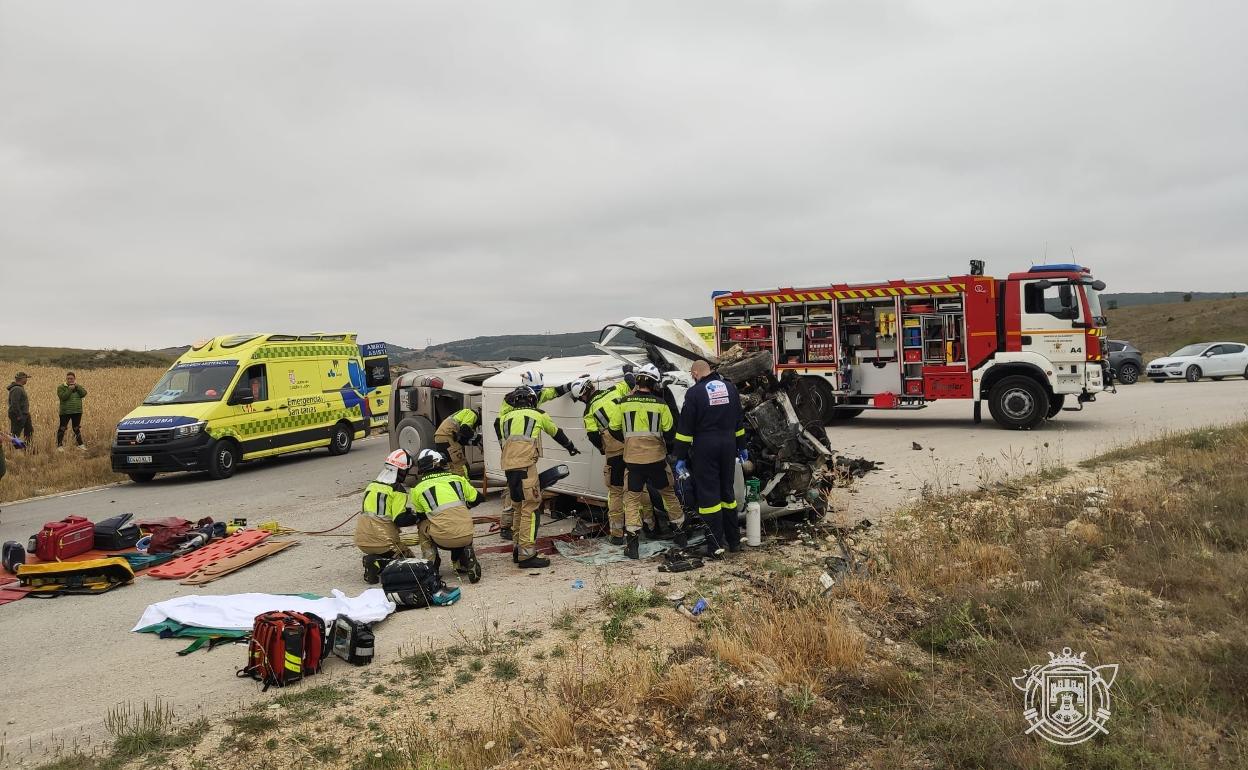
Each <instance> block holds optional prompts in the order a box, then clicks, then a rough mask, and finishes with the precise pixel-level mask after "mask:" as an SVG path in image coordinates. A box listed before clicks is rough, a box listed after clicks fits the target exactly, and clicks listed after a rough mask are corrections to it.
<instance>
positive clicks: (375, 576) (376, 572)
mask: <svg viewBox="0 0 1248 770" xmlns="http://www.w3.org/2000/svg"><path fill="white" fill-rule="evenodd" d="M364 582H365V583H368V584H369V585H370V586H374V585H377V584H378V583H379V582H381V567H380V566H378V564H377V557H376V556H374V555H373V554H371V553H366V554H364Z"/></svg>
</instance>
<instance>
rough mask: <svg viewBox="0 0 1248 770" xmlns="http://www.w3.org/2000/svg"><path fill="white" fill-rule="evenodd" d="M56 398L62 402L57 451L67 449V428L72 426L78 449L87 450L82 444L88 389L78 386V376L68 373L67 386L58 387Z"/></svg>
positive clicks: (57, 434)
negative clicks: (84, 400) (83, 407)
mask: <svg viewBox="0 0 1248 770" xmlns="http://www.w3.org/2000/svg"><path fill="white" fill-rule="evenodd" d="M56 397H57V398H58V399H60V402H61V424H60V425H59V426H58V427H57V429H56V449H57V451H61V450H63V449H64V448H65V447H64V443H65V428H66V427H67V426H70V425H72V426H73V428H74V441H76V442H77V444H78V448H79V449H83V450H85V449H86V448H87V447H86V445H85V444H83V443H82V400H83V399H84V398H86V397H87V389H86V388H84V387H82V386H81V385H79V384H78V377H77V375H75V374H74V373H73V372H66V373H65V384H64V385H58V386H57V388H56Z"/></svg>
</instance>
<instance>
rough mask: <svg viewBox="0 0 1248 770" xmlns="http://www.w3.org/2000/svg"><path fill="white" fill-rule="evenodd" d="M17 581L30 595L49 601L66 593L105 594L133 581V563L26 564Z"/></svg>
mask: <svg viewBox="0 0 1248 770" xmlns="http://www.w3.org/2000/svg"><path fill="white" fill-rule="evenodd" d="M17 579H18V581H19V582H21V584H22V585H24V586H28V587H29V588H30V591H29V592H28V593H27V595H28V596H33V597H37V598H40V599H48V598H52V597H55V596H60V595H62V594H102V593H104V592H105V591H111V590H112V589H114V588H116V587H117V586H121V585H126V584H127V583H130V582H133V580H134V570H133V569H131V568H130V562H128V561H126V560H125V559H121V558H116V557H113V558H108V559H88V560H86V561H67V562H48V563H45V564H22V565H20V566H19V567H18V568H17Z"/></svg>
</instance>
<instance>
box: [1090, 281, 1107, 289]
mask: <svg viewBox="0 0 1248 770" xmlns="http://www.w3.org/2000/svg"><path fill="white" fill-rule="evenodd" d="M1092 288H1093V289H1096V290H1097V291H1105V282H1104V281H1093V282H1092Z"/></svg>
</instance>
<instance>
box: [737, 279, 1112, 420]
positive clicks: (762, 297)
mask: <svg viewBox="0 0 1248 770" xmlns="http://www.w3.org/2000/svg"><path fill="white" fill-rule="evenodd" d="M1104 288H1105V284H1104V282H1102V281H1098V280H1094V279H1093V278H1092V274H1091V271H1090V270H1088V269H1087V268H1085V267H1082V266H1080V265H1072V264H1062V265H1041V266H1037V267H1033V268H1031V269H1030V270H1028V271H1027V272H1023V273H1011V274H1010V275H1009V276H1008V277H1007V278H1004V279H1002V278H993V277H990V276H986V275H983V263H982V262H979V261H978V260H977V261H974V262H972V263H971V273H970V274H969V275H960V276H949V277H945V278H923V279H917V280H903V281H885V282H880V283H869V284H833V285H831V286H815V287H805V288H789V289H769V290H765V291H731V292H716V293H715V295H714V297H713V301H714V305H715V319H714V323H715V340H716V348H717V352H718V353H719V354H720V355H723V354H724V353H726V352H727V351H728V350H729V349H730V348H732V347H733V346H734V345H740V346H742V347H744V348H745V349H746V350H750V351H756V350H769V351H771V353H772V355H773V357H774V360H775V368H776V374H777V375H779V374H781V373H782V372H784V371H785V370H793V371H795V372H797V373H798V374H799V375H802V376H805V377H810V378H812V379H813V380H814V382H815V383H816V385H817V387H816V388H815V391H816V392H817V393H818V394H819V395H818V397H819V399H820V402H821V405H822V408H823V413H824V418H825V420H826V421H828V422H831V421H832V420H834V419H839V418H847V417H855V416H857V415H859V414H861V413H862V412H863V410H866V409H921V408H922V407H924V406H925V405H926V404H927V403H928V402H929V401H935V400H937V399H943V398H964V399H971V400H972V401H973V403H974V415H975V419H976V421H978V420H979V415H980V405H981V402H982V401H987V402H988V409H989V411H990V412H991V414H992V417H993V419H994V420H996V421H997V423H999V424H1000V425H1001V426H1003V427H1006V428H1023V429H1025V428H1034V427H1037V426H1039V425H1041V424H1042V423H1044V421H1045V420H1048V419H1050V418H1052V417H1054V416H1056V415H1057V413H1058V412H1059V411H1061V410H1062V409H1063V407H1064V406H1065V404H1066V401H1067V400H1068V399H1067V397H1068V396H1069V397H1072V400H1073V401H1075V402H1076V403H1077V404H1078V406H1077V407H1070V409H1072V410H1078V409H1082V408H1083V404H1084V403H1085V402H1088V401H1095V400H1096V394H1097V393H1099V392H1101V391H1102V390H1104V389H1105V388H1106V387H1107V386H1108V385H1109V382H1110V375H1109V372H1108V369H1107V366H1106V364H1105V357H1104V349H1103V346H1104V341H1105V340H1104V333H1105V332H1104V326H1105V318H1104V316H1103V314H1102V311H1101V305H1100V298H1099V292H1100V291H1101V290H1103V289H1104Z"/></svg>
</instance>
